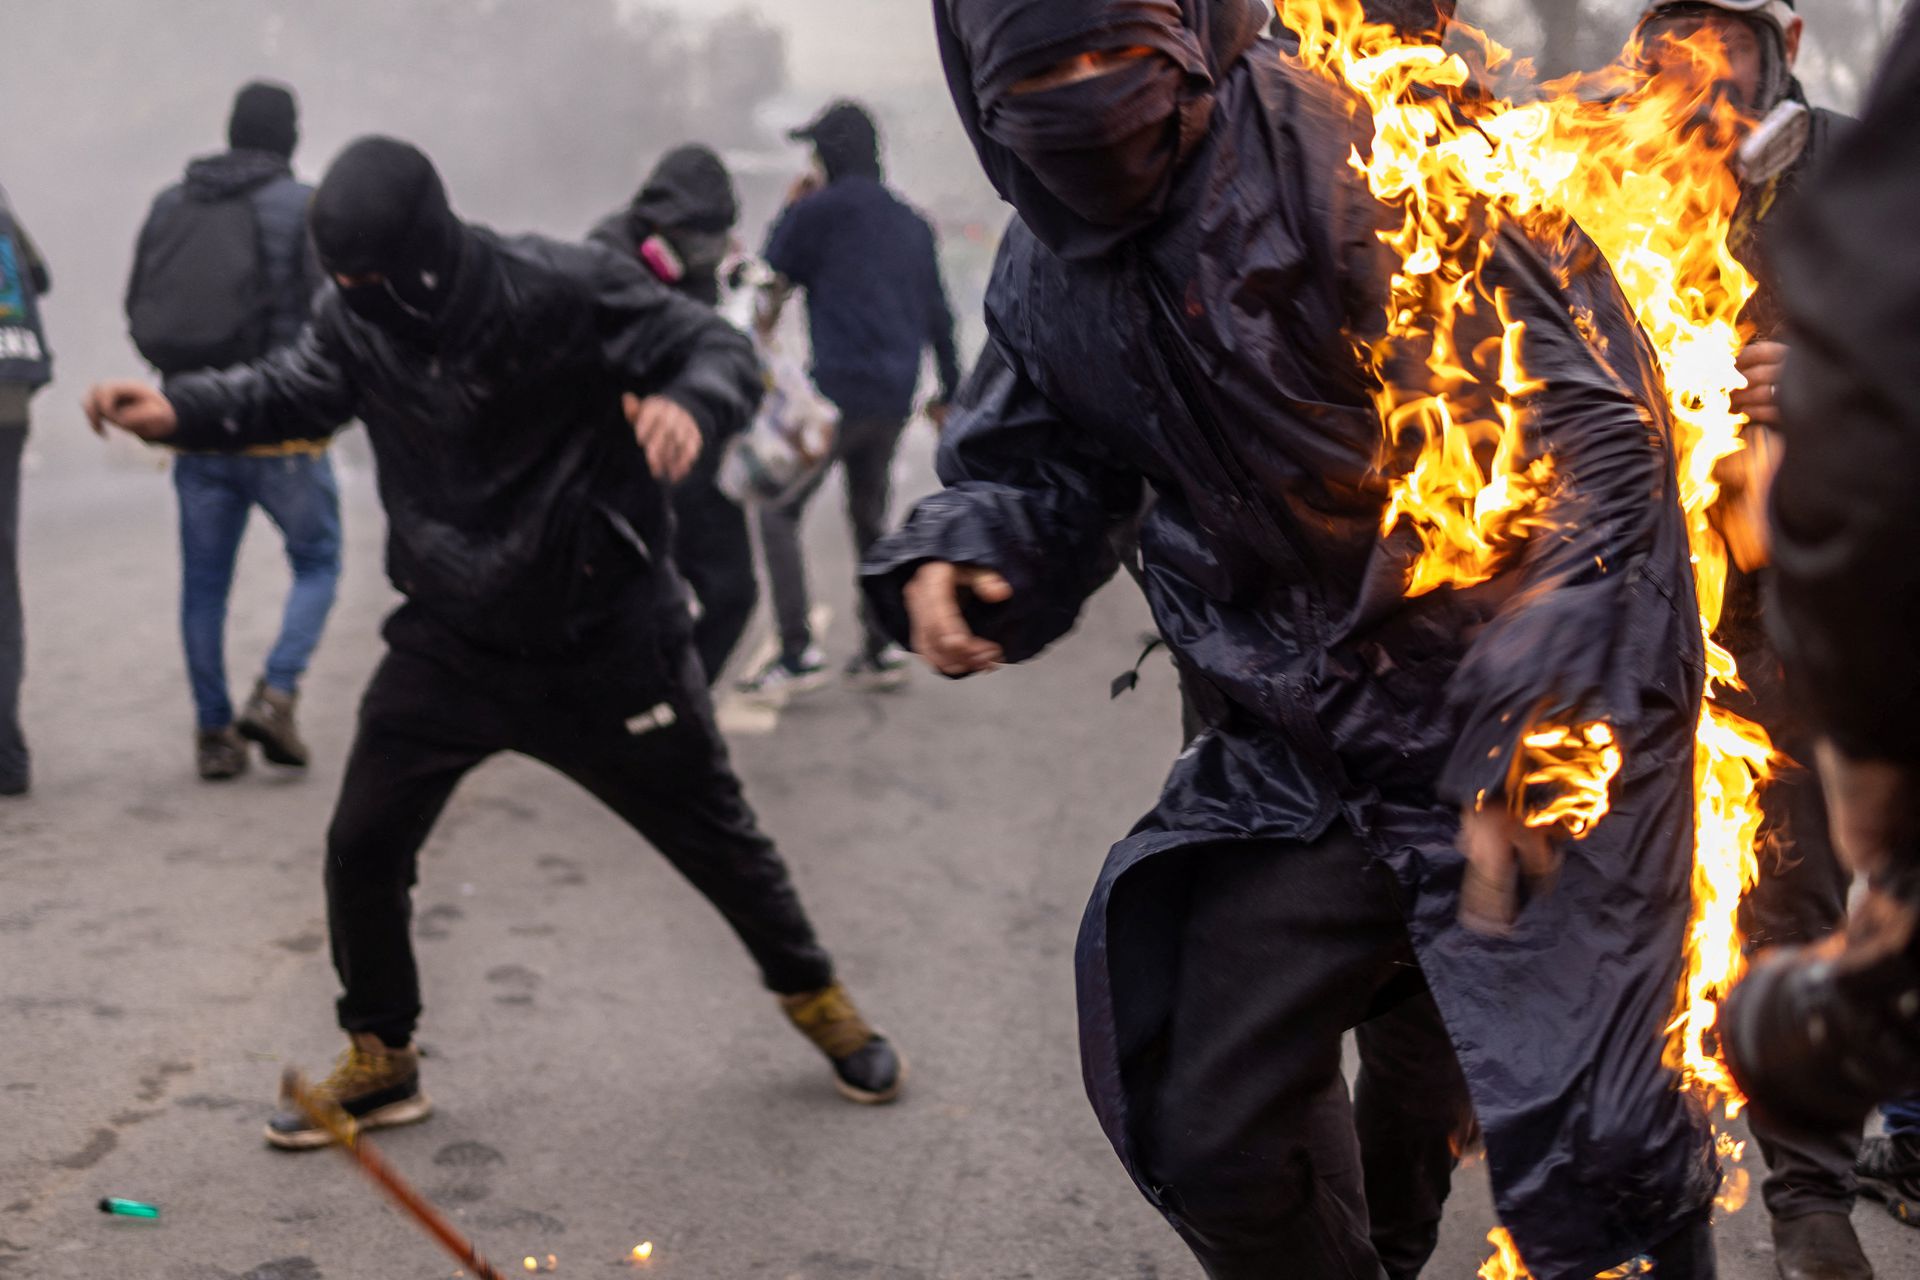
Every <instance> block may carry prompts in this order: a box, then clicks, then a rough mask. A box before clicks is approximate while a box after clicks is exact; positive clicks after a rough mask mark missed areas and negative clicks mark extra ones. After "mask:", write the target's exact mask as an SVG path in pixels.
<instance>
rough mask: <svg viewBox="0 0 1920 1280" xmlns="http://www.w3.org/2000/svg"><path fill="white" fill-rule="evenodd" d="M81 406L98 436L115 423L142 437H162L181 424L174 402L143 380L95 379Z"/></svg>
mask: <svg viewBox="0 0 1920 1280" xmlns="http://www.w3.org/2000/svg"><path fill="white" fill-rule="evenodd" d="M80 407H81V408H82V409H83V410H85V411H86V415H87V423H88V425H90V426H91V427H92V428H93V433H94V434H95V435H97V436H102V437H104V436H105V435H106V434H107V428H108V427H118V428H120V430H122V431H124V432H126V433H127V434H128V435H133V436H138V437H139V438H140V439H142V440H164V439H166V438H167V437H168V436H170V435H172V434H173V433H174V432H175V431H177V430H178V429H179V427H180V419H179V418H178V417H177V416H176V415H175V414H174V411H173V404H172V403H171V402H170V401H169V400H168V399H167V398H166V396H164V395H162V394H161V393H160V391H159V390H158V389H157V388H155V387H153V386H150V385H148V384H147V383H144V382H131V381H119V382H99V383H95V384H94V385H93V386H92V387H90V388H88V389H87V394H86V396H85V397H84V398H83V399H82V400H81V401H80Z"/></svg>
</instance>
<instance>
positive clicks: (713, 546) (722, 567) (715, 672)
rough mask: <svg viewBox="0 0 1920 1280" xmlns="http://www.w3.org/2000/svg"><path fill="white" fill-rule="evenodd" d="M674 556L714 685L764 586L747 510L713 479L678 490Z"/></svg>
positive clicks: (703, 661)
mask: <svg viewBox="0 0 1920 1280" xmlns="http://www.w3.org/2000/svg"><path fill="white" fill-rule="evenodd" d="M673 511H674V516H675V517H676V520H677V524H678V528H677V529H676V531H675V533H674V561H675V563H677V564H678V565H679V566H680V572H681V574H682V575H684V576H685V578H686V580H687V584H688V585H689V586H691V587H692V588H693V594H694V598H695V599H697V600H699V601H700V620H699V621H698V622H696V623H695V624H694V628H693V646H694V649H695V650H696V651H697V652H698V653H699V655H700V666H701V668H702V669H703V670H704V671H705V672H706V677H707V683H708V684H709V685H712V684H713V683H714V682H715V681H717V680H719V679H720V675H721V673H722V672H723V671H724V670H725V669H726V665H727V660H728V659H729V658H731V657H732V656H733V651H734V649H735V647H736V646H738V645H739V643H740V637H741V636H742V635H744V634H746V630H747V623H748V622H750V621H752V619H753V607H754V605H755V604H756V603H757V602H758V600H759V595H760V588H759V584H758V583H757V582H755V580H754V576H753V535H752V533H751V532H750V531H749V530H748V528H747V515H746V512H744V511H742V510H741V509H740V508H739V506H738V505H737V504H736V503H734V502H733V501H732V500H731V499H730V498H728V497H727V495H726V494H724V493H721V492H720V491H719V490H718V489H716V488H715V487H714V486H713V485H712V484H711V483H710V482H702V481H697V480H696V481H691V482H689V483H688V484H686V485H684V486H682V487H681V488H680V489H679V490H677V491H676V492H675V493H674V497H673Z"/></svg>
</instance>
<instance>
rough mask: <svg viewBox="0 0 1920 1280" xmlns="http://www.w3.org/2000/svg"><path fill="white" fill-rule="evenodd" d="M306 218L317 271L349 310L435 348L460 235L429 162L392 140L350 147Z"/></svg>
mask: <svg viewBox="0 0 1920 1280" xmlns="http://www.w3.org/2000/svg"><path fill="white" fill-rule="evenodd" d="M309 220H310V222H311V224H312V227H313V238H314V245H315V247H316V248H317V249H318V250H319V253H320V261H321V264H322V265H323V266H324V267H325V268H326V269H327V271H328V272H329V273H330V274H332V275H334V276H336V277H346V278H349V279H361V278H368V277H378V279H377V280H375V281H371V282H369V283H367V284H355V285H340V286H339V289H340V297H341V301H342V302H344V303H345V304H346V306H347V309H348V310H350V311H352V312H353V313H354V314H355V315H357V316H359V317H360V318H361V319H363V320H365V321H366V322H367V323H369V324H371V325H374V326H375V327H377V328H379V329H380V330H381V331H382V332H384V333H387V334H389V335H390V336H392V337H394V338H396V339H398V340H400V341H403V342H407V343H410V344H412V345H414V346H418V347H428V348H431V347H434V346H436V345H438V343H439V341H440V338H441V335H442V334H443V332H444V330H445V328H446V323H447V320H448V314H447V312H448V303H449V301H450V299H451V298H452V296H453V290H454V283H455V280H456V279H457V277H458V275H459V272H460V265H461V260H462V257H463V256H464V251H465V247H466V241H467V238H468V232H467V229H466V227H465V225H464V224H463V223H461V221H460V220H459V219H458V218H456V217H455V216H454V214H453V210H452V208H451V207H450V206H449V205H448V203H447V194H446V189H445V188H444V187H443V186H442V185H441V183H440V175H439V174H438V173H436V172H435V171H434V168H433V163H432V162H431V161H430V160H428V159H427V157H426V156H425V155H423V154H421V153H420V152H419V151H418V150H417V149H415V148H413V147H411V146H408V145H407V144H406V143H403V142H396V141H394V140H392V139H390V138H363V139H361V140H360V141H358V142H356V143H354V144H353V145H351V146H349V147H348V148H347V149H346V150H345V151H343V152H342V153H341V154H340V157H339V159H337V160H335V161H334V162H333V166H332V167H331V168H330V169H329V170H328V171H327V176H326V178H325V179H324V180H322V182H321V184H320V189H319V190H318V191H317V192H315V194H314V198H313V207H312V212H311V214H310V215H309Z"/></svg>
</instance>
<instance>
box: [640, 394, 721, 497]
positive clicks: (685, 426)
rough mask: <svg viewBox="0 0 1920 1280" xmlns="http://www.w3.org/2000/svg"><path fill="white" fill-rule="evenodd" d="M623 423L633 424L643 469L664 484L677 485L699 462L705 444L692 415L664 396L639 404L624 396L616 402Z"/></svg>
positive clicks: (648, 398)
mask: <svg viewBox="0 0 1920 1280" xmlns="http://www.w3.org/2000/svg"><path fill="white" fill-rule="evenodd" d="M620 404H621V407H622V408H624V409H625V410H626V413H627V421H628V422H630V423H632V424H633V437H634V439H635V440H638V441H639V442H640V447H641V448H642V449H643V450H645V451H646V455H647V466H648V468H649V469H650V470H652V472H653V474H654V475H655V476H656V477H658V478H659V479H661V480H664V481H666V482H667V483H668V484H678V483H680V481H682V480H684V479H686V478H687V473H688V472H690V471H692V470H693V464H694V463H696V462H698V461H699V460H700V451H701V449H703V448H705V447H706V441H705V440H704V439H703V438H702V437H701V435H700V424H699V423H697V422H695V421H694V420H693V415H692V414H690V413H688V412H687V411H686V410H685V409H684V408H682V407H681V406H680V405H678V404H676V403H675V402H674V401H672V400H669V399H668V398H667V397H665V396H648V397H647V398H646V399H645V400H642V399H641V398H640V397H639V396H636V395H634V394H633V393H632V392H628V393H627V394H626V395H625V396H624V397H622V398H621V401H620Z"/></svg>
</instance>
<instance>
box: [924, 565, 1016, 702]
mask: <svg viewBox="0 0 1920 1280" xmlns="http://www.w3.org/2000/svg"><path fill="white" fill-rule="evenodd" d="M963 591H964V592H966V593H968V594H969V595H971V596H973V597H974V598H975V599H976V600H981V601H984V602H985V603H987V604H1002V603H1005V602H1006V601H1007V600H1010V599H1012V598H1013V588H1012V587H1011V586H1009V585H1007V580H1006V579H1005V578H1003V577H1001V576H1000V575H999V574H997V573H995V572H994V571H993V570H991V569H983V568H981V567H980V566H978V565H970V564H948V563H946V562H945V561H940V560H935V561H932V562H930V563H928V564H924V565H922V566H920V570H919V572H917V573H915V574H914V575H913V580H912V581H910V582H908V583H907V587H906V590H905V592H903V593H902V594H903V595H904V596H905V599H906V604H907V615H908V617H909V618H910V619H911V620H912V624H913V634H912V643H913V651H914V652H915V653H917V654H919V655H920V656H921V657H922V658H924V659H926V661H927V664H928V665H929V666H931V667H932V668H933V669H934V670H935V671H938V672H940V674H942V675H948V676H970V675H974V674H976V673H978V672H981V671H990V670H992V669H993V668H994V667H996V666H998V665H999V664H1000V663H1001V662H1003V661H1004V660H1005V659H1006V654H1005V653H1003V652H1002V651H1001V648H1000V646H999V645H997V644H995V643H993V641H991V640H983V639H982V638H980V637H979V636H977V635H975V634H974V633H973V630H972V628H970V627H969V626H967V620H966V618H965V617H964V616H963V615H962V614H961V612H960V593H961V592H963Z"/></svg>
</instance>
